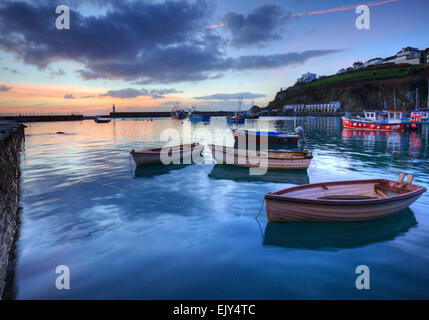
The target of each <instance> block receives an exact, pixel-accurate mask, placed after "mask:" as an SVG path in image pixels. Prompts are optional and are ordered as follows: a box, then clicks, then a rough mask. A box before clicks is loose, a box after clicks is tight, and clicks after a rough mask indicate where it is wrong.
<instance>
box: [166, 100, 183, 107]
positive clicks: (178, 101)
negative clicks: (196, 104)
mask: <svg viewBox="0 0 429 320" xmlns="http://www.w3.org/2000/svg"><path fill="white" fill-rule="evenodd" d="M181 103H182V101H180V100H170V101H164V102H162V103H161V105H162V106H174V105H177V104H181Z"/></svg>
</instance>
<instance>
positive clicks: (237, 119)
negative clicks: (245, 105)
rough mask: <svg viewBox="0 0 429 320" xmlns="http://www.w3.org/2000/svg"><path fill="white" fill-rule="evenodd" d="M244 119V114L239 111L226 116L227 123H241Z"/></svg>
mask: <svg viewBox="0 0 429 320" xmlns="http://www.w3.org/2000/svg"><path fill="white" fill-rule="evenodd" d="M245 121H246V118H245V116H244V115H242V114H240V113H237V112H236V113H234V115H232V116H228V117H226V122H227V123H234V124H243V123H244V122H245Z"/></svg>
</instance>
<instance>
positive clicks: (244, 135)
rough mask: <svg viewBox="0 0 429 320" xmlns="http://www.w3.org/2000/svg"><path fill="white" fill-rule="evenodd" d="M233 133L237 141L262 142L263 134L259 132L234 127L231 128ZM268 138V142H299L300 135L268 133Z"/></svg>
mask: <svg viewBox="0 0 429 320" xmlns="http://www.w3.org/2000/svg"><path fill="white" fill-rule="evenodd" d="M231 132H232V135H233V136H234V139H235V140H236V141H238V140H246V141H248V140H251V141H255V143H256V144H260V142H261V135H260V134H258V133H257V132H252V131H247V130H245V131H239V130H235V129H232V130H231ZM266 139H267V141H268V144H298V139H299V136H298V135H296V134H290V135H283V136H281V135H274V136H271V135H267V136H266Z"/></svg>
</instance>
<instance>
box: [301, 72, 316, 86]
mask: <svg viewBox="0 0 429 320" xmlns="http://www.w3.org/2000/svg"><path fill="white" fill-rule="evenodd" d="M316 79H317V74H315V73H310V72H307V73H304V74H303V75H302V76H301V78H298V80H297V82H298V83H308V82H311V81H313V80H316Z"/></svg>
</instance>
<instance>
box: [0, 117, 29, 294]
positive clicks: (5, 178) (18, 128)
mask: <svg viewBox="0 0 429 320" xmlns="http://www.w3.org/2000/svg"><path fill="white" fill-rule="evenodd" d="M23 139H24V128H23V126H22V125H20V124H18V123H17V122H14V121H1V120H0V299H1V297H2V294H3V290H4V286H5V281H6V273H7V266H8V262H9V256H10V252H11V249H12V246H13V244H14V240H15V233H16V229H17V224H18V198H19V172H20V171H19V160H20V150H21V145H22V142H23Z"/></svg>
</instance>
